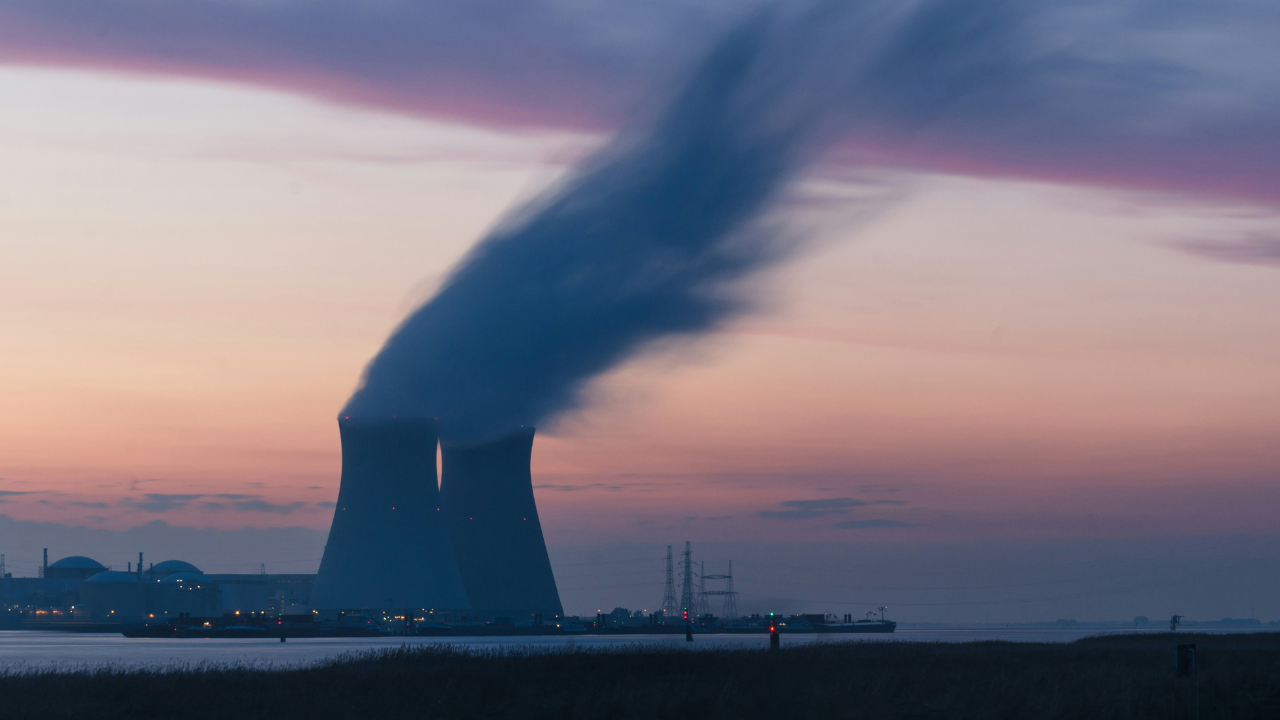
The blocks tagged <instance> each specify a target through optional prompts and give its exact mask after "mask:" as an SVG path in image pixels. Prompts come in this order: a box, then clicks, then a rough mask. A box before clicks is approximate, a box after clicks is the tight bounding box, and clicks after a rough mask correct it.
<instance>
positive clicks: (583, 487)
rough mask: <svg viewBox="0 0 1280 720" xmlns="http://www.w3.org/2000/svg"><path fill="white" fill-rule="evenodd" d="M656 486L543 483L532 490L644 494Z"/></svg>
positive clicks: (640, 484) (630, 483)
mask: <svg viewBox="0 0 1280 720" xmlns="http://www.w3.org/2000/svg"><path fill="white" fill-rule="evenodd" d="M657 486H658V483H646V482H627V483H585V484H581V485H553V484H550V483H544V484H542V485H534V486H533V489H534V490H559V491H560V492H579V491H581V490H607V491H609V492H620V491H622V490H633V491H639V492H644V491H646V490H651V489H653V488H655V487H657Z"/></svg>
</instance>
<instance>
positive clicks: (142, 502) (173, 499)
mask: <svg viewBox="0 0 1280 720" xmlns="http://www.w3.org/2000/svg"><path fill="white" fill-rule="evenodd" d="M202 497H206V495H205V494H204V493H199V494H194V495H178V494H169V493H147V494H146V495H143V496H142V498H141V499H138V498H132V497H126V498H123V499H121V500H120V504H121V505H124V506H125V507H128V508H131V509H134V510H141V511H142V512H148V513H165V512H169V511H170V510H177V509H179V508H184V507H186V506H187V505H190V504H191V501H192V500H199V499H200V498H202Z"/></svg>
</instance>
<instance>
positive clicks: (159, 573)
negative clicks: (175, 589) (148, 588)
mask: <svg viewBox="0 0 1280 720" xmlns="http://www.w3.org/2000/svg"><path fill="white" fill-rule="evenodd" d="M174 573H193V574H196V575H203V574H204V573H203V572H201V570H200V568H198V567H196V566H195V565H192V564H191V563H189V562H186V561H185V560H165V561H163V562H158V563H156V564H155V565H152V566H151V567H149V568H147V575H150V576H152V578H153V579H156V580H159V579H161V578H163V577H165V576H167V575H172V574H174Z"/></svg>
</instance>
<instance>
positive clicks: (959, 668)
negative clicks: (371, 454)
mask: <svg viewBox="0 0 1280 720" xmlns="http://www.w3.org/2000/svg"><path fill="white" fill-rule="evenodd" d="M786 640H787V638H785V637H784V638H783V645H784V647H783V648H782V649H781V650H778V651H773V652H771V651H768V650H725V651H699V652H689V651H688V650H686V649H684V648H679V649H670V648H655V647H652V646H649V647H632V648H625V649H621V650H619V649H613V650H583V649H577V650H573V649H571V650H548V649H538V648H523V649H517V650H514V651H511V650H508V651H505V652H484V651H473V650H461V649H456V648H451V647H447V646H425V647H424V646H415V647H411V648H410V647H404V648H399V649H393V650H385V651H381V652H372V653H367V654H362V655H357V656H351V657H347V658H343V659H339V660H335V661H331V662H327V663H324V664H320V665H313V666H309V667H305V668H295V669H281V670H262V669H253V668H236V667H226V666H209V667H186V668H175V669H170V670H156V671H136V670H135V671H122V670H99V671H82V672H73V673H57V672H28V673H25V674H9V675H4V676H0V715H2V716H3V717H4V718H6V719H8V720H17V719H19V718H42V719H43V718H76V719H78V720H80V719H83V720H88V719H91V718H129V719H130V720H143V719H146V718H183V719H184V720H200V719H203V718H210V719H213V718H216V719H217V720H228V719H231V718H234V719H236V720H240V719H244V718H270V719H271V720H284V719H288V718H305V719H306V720H319V719H321V718H353V719H355V718H360V719H363V718H397V719H398V718H520V719H521V720H533V719H538V718H555V719H556V720H566V719H576V718H583V719H586V718H636V719H641V718H643V719H645V720H648V719H650V718H690V719H693V718H696V719H697V720H710V719H715V718H725V719H726V720H728V719H730V718H732V719H734V720H739V719H741V718H823V719H825V718H1018V719H1026V718H1089V719H1090V720H1096V719H1100V718H1103V719H1105V718H1193V717H1197V716H1199V717H1204V718H1277V717H1280V633H1250V634H1237V635H1196V634H1192V633H1178V634H1176V635H1175V634H1145V635H1118V636H1109V637H1100V638H1090V639H1086V640H1081V641H1078V642H1074V643H1069V644H1050V643H1006V642H980V643H965V644H951V643H913V642H840V643H828V644H817V645H797V646H795V647H792V648H787V647H786V646H785V645H786ZM1188 642H1194V643H1196V644H1197V651H1198V652H1197V656H1198V663H1199V666H1198V669H1197V673H1196V676H1195V677H1194V678H1185V677H1175V674H1174V646H1175V644H1177V643H1188ZM1197 703H1198V705H1199V712H1198V715H1197V707H1196V704H1197Z"/></svg>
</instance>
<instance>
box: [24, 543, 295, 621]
mask: <svg viewBox="0 0 1280 720" xmlns="http://www.w3.org/2000/svg"><path fill="white" fill-rule="evenodd" d="M40 575H41V576H40V577H34V578H15V577H13V576H12V574H5V575H4V577H3V578H2V579H0V603H3V605H4V607H5V608H7V609H8V611H9V612H8V613H6V615H7V616H8V617H7V618H6V619H7V620H8V621H9V623H10V624H12V623H14V622H17V621H18V620H17V618H18V617H19V616H20V617H21V618H22V619H24V620H31V619H38V620H39V621H41V622H43V623H52V624H53V625H56V624H57V623H56V622H55V621H62V622H68V623H71V622H96V623H123V624H146V623H163V622H164V621H165V620H166V619H168V618H172V617H180V616H183V615H186V616H189V617H218V616H220V615H222V614H224V613H235V612H242V613H246V614H250V613H265V612H273V613H287V612H300V611H301V608H303V607H305V606H306V604H307V603H308V602H309V600H310V595H311V587H312V585H313V584H314V582H315V576H314V575H309V574H266V573H261V574H252V575H249V574H205V573H203V572H201V571H200V569H199V568H198V567H196V566H195V565H192V564H191V563H188V562H184V561H182V560H166V561H164V562H159V563H155V564H153V565H150V566H148V567H147V568H146V569H145V570H144V569H143V566H142V563H141V557H140V558H139V563H138V565H137V566H136V568H135V567H134V566H133V564H132V563H129V566H128V571H125V572H122V571H119V570H112V569H111V568H109V567H107V566H106V565H103V564H102V563H99V562H98V561H96V560H93V559H92V558H87V557H84V556H79V555H73V556H70V557H66V558H62V559H61V560H58V561H56V562H54V563H49V562H48V551H47V550H46V551H45V563H44V565H42V567H41V568H40ZM46 629H56V627H52V626H50V627H46Z"/></svg>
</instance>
